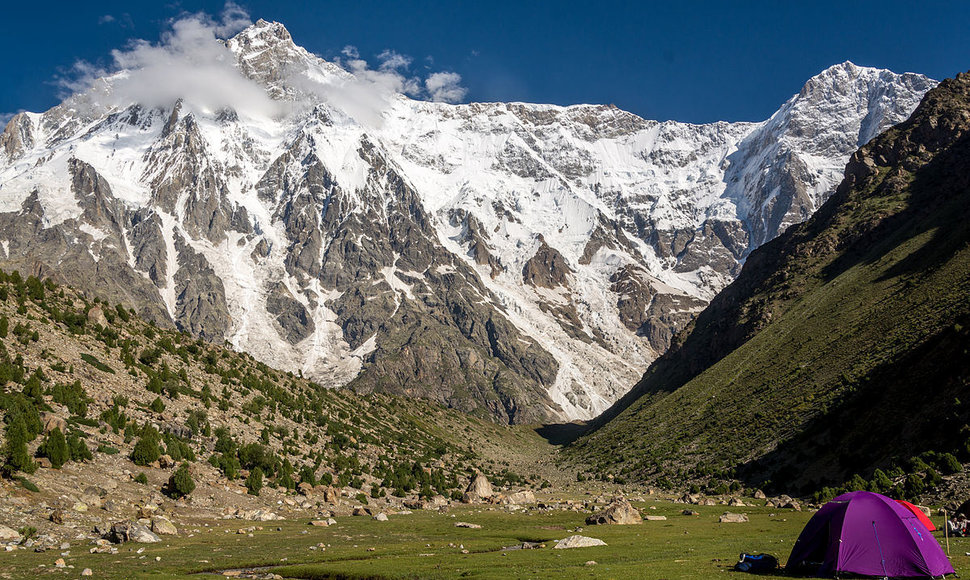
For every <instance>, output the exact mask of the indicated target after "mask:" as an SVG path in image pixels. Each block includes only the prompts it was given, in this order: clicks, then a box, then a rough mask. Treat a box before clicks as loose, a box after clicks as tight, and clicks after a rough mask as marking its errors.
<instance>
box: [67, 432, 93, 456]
mask: <svg viewBox="0 0 970 580" xmlns="http://www.w3.org/2000/svg"><path fill="white" fill-rule="evenodd" d="M67 448H68V450H69V451H70V454H71V461H91V460H92V459H94V455H93V454H92V453H91V450H90V449H88V446H87V444H86V443H85V442H84V440H83V439H81V438H80V437H78V436H77V434H76V433H72V434H71V435H69V436H68V438H67Z"/></svg>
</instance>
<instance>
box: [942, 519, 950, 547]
mask: <svg viewBox="0 0 970 580" xmlns="http://www.w3.org/2000/svg"><path fill="white" fill-rule="evenodd" d="M943 537H944V538H945V539H946V557H947V558H949V557H950V518H948V517H946V508H943Z"/></svg>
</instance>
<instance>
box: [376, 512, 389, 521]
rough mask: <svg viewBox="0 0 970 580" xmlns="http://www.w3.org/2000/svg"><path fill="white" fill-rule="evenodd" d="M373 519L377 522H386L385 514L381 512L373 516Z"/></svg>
mask: <svg viewBox="0 0 970 580" xmlns="http://www.w3.org/2000/svg"><path fill="white" fill-rule="evenodd" d="M374 519H375V520H377V521H379V522H386V521H387V514H385V513H383V512H382V513H379V514H377V515H376V516H374Z"/></svg>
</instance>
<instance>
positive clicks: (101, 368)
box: [81, 353, 115, 374]
mask: <svg viewBox="0 0 970 580" xmlns="http://www.w3.org/2000/svg"><path fill="white" fill-rule="evenodd" d="M81 360H83V361H84V362H86V363H88V364H89V365H91V366H93V367H94V368H96V369H98V370H99V371H102V372H105V373H111V374H115V370H114V369H113V368H111V367H109V366H108V365H106V364H104V363H103V362H101V361H99V360H98V359H97V358H95V357H94V355H90V354H88V353H82V354H81Z"/></svg>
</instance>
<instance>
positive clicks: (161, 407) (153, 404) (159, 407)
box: [148, 397, 165, 413]
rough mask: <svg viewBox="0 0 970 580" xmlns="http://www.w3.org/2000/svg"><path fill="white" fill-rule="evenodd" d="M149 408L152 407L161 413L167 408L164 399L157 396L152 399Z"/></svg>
mask: <svg viewBox="0 0 970 580" xmlns="http://www.w3.org/2000/svg"><path fill="white" fill-rule="evenodd" d="M148 408H149V409H151V410H152V411H155V412H156V413H161V412H162V411H164V410H165V403H164V402H162V399H161V398H160V397H155V400H154V401H152V402H151V404H150V405H148Z"/></svg>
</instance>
